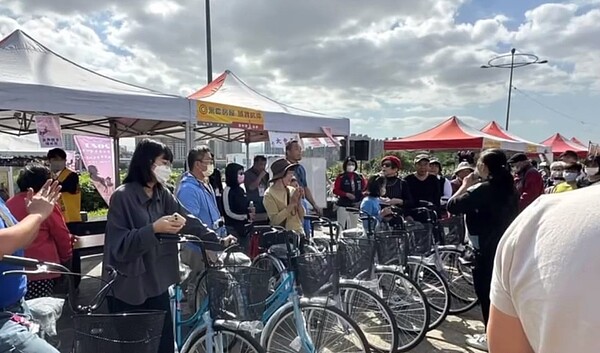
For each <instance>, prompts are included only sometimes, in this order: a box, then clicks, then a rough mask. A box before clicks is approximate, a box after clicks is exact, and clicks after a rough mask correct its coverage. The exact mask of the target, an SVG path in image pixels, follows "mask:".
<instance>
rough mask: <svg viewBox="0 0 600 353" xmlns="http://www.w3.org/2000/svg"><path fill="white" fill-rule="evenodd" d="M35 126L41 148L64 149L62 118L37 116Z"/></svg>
mask: <svg viewBox="0 0 600 353" xmlns="http://www.w3.org/2000/svg"><path fill="white" fill-rule="evenodd" d="M35 126H36V129H37V135H38V138H39V139H40V147H42V148H48V147H50V148H54V147H63V140H62V133H61V130H60V117H58V116H48V115H44V116H36V117H35Z"/></svg>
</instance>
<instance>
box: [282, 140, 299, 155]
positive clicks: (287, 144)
mask: <svg viewBox="0 0 600 353" xmlns="http://www.w3.org/2000/svg"><path fill="white" fill-rule="evenodd" d="M298 143H299V142H298V140H289V141H288V142H287V143H286V144H285V153H288V152H289V151H290V150H291V149H292V147H294V144H298Z"/></svg>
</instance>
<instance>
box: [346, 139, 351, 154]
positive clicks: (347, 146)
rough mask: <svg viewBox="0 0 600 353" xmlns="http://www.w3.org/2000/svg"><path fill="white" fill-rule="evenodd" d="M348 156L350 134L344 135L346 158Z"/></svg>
mask: <svg viewBox="0 0 600 353" xmlns="http://www.w3.org/2000/svg"><path fill="white" fill-rule="evenodd" d="M348 157H350V135H348V136H347V137H346V158H348Z"/></svg>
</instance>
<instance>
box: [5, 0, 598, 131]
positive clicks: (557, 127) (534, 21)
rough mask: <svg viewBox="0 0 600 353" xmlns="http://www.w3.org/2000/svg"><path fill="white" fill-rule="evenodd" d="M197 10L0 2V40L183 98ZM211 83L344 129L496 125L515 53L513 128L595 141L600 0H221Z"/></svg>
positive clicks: (215, 13)
mask: <svg viewBox="0 0 600 353" xmlns="http://www.w3.org/2000/svg"><path fill="white" fill-rule="evenodd" d="M203 14H204V7H203V2H198V1H194V0H179V1H173V0H150V1H149V0H129V1H127V2H123V1H117V0H105V1H98V2H80V1H75V0H55V1H51V2H49V1H44V0H19V1H17V0H5V1H2V3H1V4H0V36H5V35H7V34H9V33H10V32H11V31H13V30H14V29H16V28H21V29H23V30H25V31H26V32H27V33H29V34H30V35H31V36H33V37H34V38H37V39H38V40H39V41H40V42H41V43H42V44H44V45H46V46H47V47H50V48H51V49H53V50H54V51H56V52H57V53H59V54H61V55H63V56H65V57H68V58H69V59H71V60H73V61H76V62H78V63H79V64H81V65H83V66H86V67H88V68H91V69H93V70H97V71H99V72H101V73H103V74H106V75H109V76H112V77H115V78H117V79H121V80H125V81H128V82H131V83H134V84H139V85H144V86H147V87H149V88H152V89H156V90H160V91H163V92H168V93H177V94H182V95H187V94H189V93H191V92H193V91H195V90H196V89H198V88H200V87H202V86H203V85H204V84H205V83H206V81H205V77H206V59H205V57H206V52H205V47H204V45H205V43H204V35H205V32H204V17H203ZM212 17H213V43H214V45H213V52H214V56H213V58H214V72H215V75H216V74H218V73H220V72H222V71H224V70H225V69H231V70H232V71H234V72H235V73H236V75H237V76H239V77H240V78H242V79H243V80H245V81H246V82H247V83H248V84H249V85H251V86H253V87H255V88H256V89H257V90H258V91H260V92H262V93H264V94H266V95H269V96H270V97H272V98H274V99H276V100H279V101H281V102H284V103H286V104H290V105H293V106H297V107H299V108H305V109H310V110H315V111H321V112H324V113H328V114H331V115H335V116H345V117H349V118H350V119H351V129H352V132H356V133H363V134H369V135H371V136H373V137H378V138H385V137H394V136H408V135H411V134H414V133H417V132H419V131H422V130H424V129H427V128H430V127H432V126H434V125H435V124H437V123H439V122H441V121H442V120H443V119H445V118H447V117H450V116H452V115H456V116H459V117H462V118H464V119H465V122H467V123H468V124H471V125H472V126H474V127H477V128H479V127H482V126H483V125H485V124H486V123H487V122H489V121H491V120H497V121H498V122H500V123H501V125H504V119H505V114H506V95H507V87H508V70H482V69H480V68H479V66H480V65H482V64H485V63H486V62H487V60H489V59H490V58H491V57H493V56H495V55H499V54H504V53H506V52H508V51H509V50H510V48H512V47H515V48H517V50H518V51H519V52H522V53H523V52H524V53H535V54H537V55H538V56H540V58H542V59H547V60H548V61H549V64H548V65H543V66H542V65H540V66H536V67H525V68H521V69H518V70H516V71H515V81H514V85H515V87H517V90H516V91H513V102H512V107H511V127H510V130H511V132H513V133H515V134H517V135H520V136H522V137H524V138H527V139H530V140H533V141H541V140H543V139H545V138H547V137H549V136H550V135H552V134H554V133H556V132H560V133H562V134H564V135H565V136H567V137H572V136H576V137H577V138H579V139H580V140H583V141H588V140H596V141H599V140H600V122H598V113H597V112H598V103H597V102H598V101H599V100H598V98H599V95H600V65H598V64H597V62H598V59H597V58H599V57H600V40H598V39H597V38H600V2H599V1H598V0H573V1H564V2H554V3H551V2H547V1H540V0H522V1H501V0H487V1H483V0H421V1H418V2H409V1H397V0H378V1H376V2H369V3H368V6H367V5H366V3H365V2H364V1H360V0H327V1H322V0H305V1H294V0H277V1H270V0H255V1H247V0H219V1H215V2H213V6H212Z"/></svg>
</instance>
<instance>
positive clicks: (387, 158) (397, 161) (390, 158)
mask: <svg viewBox="0 0 600 353" xmlns="http://www.w3.org/2000/svg"><path fill="white" fill-rule="evenodd" d="M384 162H390V163H392V165H393V166H395V167H396V169H400V168H402V162H401V161H400V158H398V157H396V156H385V157H383V159H382V160H381V164H383V163H384Z"/></svg>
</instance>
